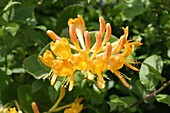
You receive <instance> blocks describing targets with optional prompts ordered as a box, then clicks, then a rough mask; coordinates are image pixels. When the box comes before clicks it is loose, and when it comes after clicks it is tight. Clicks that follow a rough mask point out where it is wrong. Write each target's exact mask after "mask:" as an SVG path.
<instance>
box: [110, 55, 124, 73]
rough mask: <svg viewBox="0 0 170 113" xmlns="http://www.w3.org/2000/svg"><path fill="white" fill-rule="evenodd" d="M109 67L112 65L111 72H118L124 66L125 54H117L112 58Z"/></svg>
mask: <svg viewBox="0 0 170 113" xmlns="http://www.w3.org/2000/svg"><path fill="white" fill-rule="evenodd" d="M109 65H110V68H111V70H118V69H120V68H122V67H123V65H124V58H123V54H117V55H114V56H110V58H109Z"/></svg>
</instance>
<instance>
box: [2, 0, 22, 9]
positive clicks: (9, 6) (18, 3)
mask: <svg viewBox="0 0 170 113" xmlns="http://www.w3.org/2000/svg"><path fill="white" fill-rule="evenodd" d="M14 5H21V2H15V1H12V0H10V1H9V2H8V4H7V5H6V6H5V7H4V9H3V10H2V11H3V12H5V11H7V10H9V9H10V8H11V7H13V6H14Z"/></svg>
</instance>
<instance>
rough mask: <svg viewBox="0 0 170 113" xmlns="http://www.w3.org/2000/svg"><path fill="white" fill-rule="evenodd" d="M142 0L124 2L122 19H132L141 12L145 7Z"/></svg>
mask: <svg viewBox="0 0 170 113" xmlns="http://www.w3.org/2000/svg"><path fill="white" fill-rule="evenodd" d="M144 5H145V4H144V2H142V0H133V1H129V2H127V3H126V6H127V7H126V8H125V9H124V10H123V12H122V16H123V19H124V20H130V21H131V20H132V19H133V18H134V17H136V16H138V15H140V14H142V13H143V12H144V11H145V10H146V8H145V7H144Z"/></svg>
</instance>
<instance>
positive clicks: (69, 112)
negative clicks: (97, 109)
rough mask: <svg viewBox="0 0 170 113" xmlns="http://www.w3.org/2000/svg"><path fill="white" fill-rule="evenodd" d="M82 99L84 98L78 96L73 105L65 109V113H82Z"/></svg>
mask: <svg viewBox="0 0 170 113" xmlns="http://www.w3.org/2000/svg"><path fill="white" fill-rule="evenodd" d="M82 100H83V98H76V99H75V101H74V102H73V103H72V104H71V107H70V108H67V109H65V110H64V113H80V112H81V111H82V110H83V104H80V102H81V101H82Z"/></svg>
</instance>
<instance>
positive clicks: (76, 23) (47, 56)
mask: <svg viewBox="0 0 170 113" xmlns="http://www.w3.org/2000/svg"><path fill="white" fill-rule="evenodd" d="M99 23H100V28H99V31H96V32H95V38H96V39H95V43H94V44H93V45H92V42H91V36H90V33H89V32H88V31H87V30H86V27H85V22H84V20H83V18H82V17H81V16H80V15H78V17H77V18H75V19H72V18H71V19H69V21H68V26H69V35H70V40H71V43H69V41H68V39H67V38H64V37H62V38H61V37H59V36H58V35H56V34H55V33H54V32H53V31H51V30H48V31H47V35H48V36H49V37H50V38H51V39H52V40H53V42H51V43H50V49H51V51H50V50H46V51H45V53H44V54H43V56H39V58H40V60H41V61H42V62H43V63H44V64H45V65H46V66H48V67H50V68H51V72H50V75H51V73H52V78H51V84H52V85H53V84H54V83H55V81H56V79H57V76H63V77H67V83H69V91H71V90H72V89H73V86H74V72H75V71H76V70H80V71H82V72H83V73H84V75H86V77H87V78H88V79H89V80H94V77H95V76H96V77H97V85H98V87H99V88H100V89H103V88H104V87H105V80H104V78H103V75H102V73H103V72H104V71H105V70H110V71H111V72H112V73H113V74H115V75H116V76H117V77H118V78H119V79H120V80H121V82H122V83H123V84H124V85H125V86H126V87H128V88H129V87H130V85H129V84H128V83H127V82H126V80H125V79H124V77H123V76H122V74H121V73H120V72H119V69H121V68H122V67H123V66H124V65H125V66H127V67H129V68H130V69H133V70H135V71H139V70H138V69H137V68H136V67H134V66H132V65H131V63H134V62H133V61H131V60H128V56H129V55H131V53H132V52H133V51H134V48H135V46H141V45H142V43H141V42H135V41H133V40H127V37H128V27H126V28H124V27H123V28H122V29H123V31H124V34H123V35H122V36H121V37H120V38H119V39H118V40H117V41H115V42H112V43H111V42H108V41H109V39H110V38H111V32H112V29H111V25H110V24H109V23H105V20H104V18H103V17H100V18H99ZM73 50H74V51H76V52H74V53H73Z"/></svg>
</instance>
